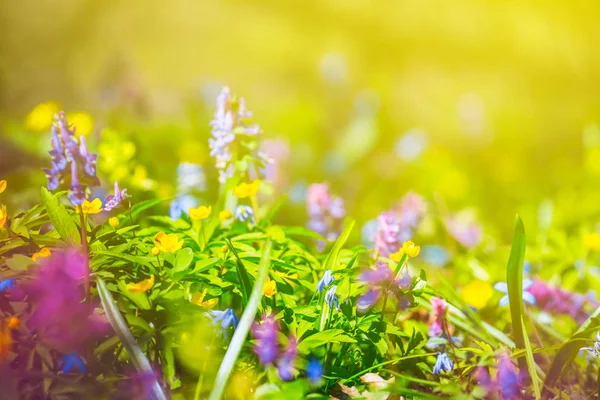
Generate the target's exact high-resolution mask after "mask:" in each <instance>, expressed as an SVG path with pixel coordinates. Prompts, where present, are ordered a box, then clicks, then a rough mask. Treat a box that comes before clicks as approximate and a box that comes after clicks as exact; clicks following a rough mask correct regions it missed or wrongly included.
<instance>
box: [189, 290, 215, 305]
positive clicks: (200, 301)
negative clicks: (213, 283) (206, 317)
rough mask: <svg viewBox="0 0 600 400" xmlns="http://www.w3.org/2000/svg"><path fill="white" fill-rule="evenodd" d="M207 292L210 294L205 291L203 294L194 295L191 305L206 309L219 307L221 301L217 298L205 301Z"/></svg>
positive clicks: (196, 293)
mask: <svg viewBox="0 0 600 400" xmlns="http://www.w3.org/2000/svg"><path fill="white" fill-rule="evenodd" d="M207 292H208V290H207V289H204V290H203V291H202V293H200V292H195V293H192V297H191V299H190V303H192V304H195V305H197V306H201V307H205V308H213V307H214V306H216V305H217V303H218V302H219V299H218V298H216V297H215V298H213V299H209V300H206V301H204V297H205V296H206V293H207Z"/></svg>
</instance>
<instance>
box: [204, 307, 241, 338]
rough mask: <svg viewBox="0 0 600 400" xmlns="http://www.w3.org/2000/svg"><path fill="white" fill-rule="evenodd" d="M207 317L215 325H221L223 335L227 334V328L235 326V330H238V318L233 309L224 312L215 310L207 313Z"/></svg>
mask: <svg viewBox="0 0 600 400" xmlns="http://www.w3.org/2000/svg"><path fill="white" fill-rule="evenodd" d="M206 316H207V317H209V318H210V319H211V320H212V323H213V325H215V326H218V325H221V329H222V332H223V333H225V334H226V333H227V328H229V327H230V326H233V329H234V330H235V328H237V325H238V322H239V320H238V317H237V315H235V311H233V309H232V308H227V309H225V310H224V311H219V310H213V311H209V312H207V313H206Z"/></svg>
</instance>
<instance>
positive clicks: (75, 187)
mask: <svg viewBox="0 0 600 400" xmlns="http://www.w3.org/2000/svg"><path fill="white" fill-rule="evenodd" d="M70 189H71V193H69V200H70V201H71V204H73V206H78V205H80V204H82V203H83V202H84V201H85V197H86V195H85V188H84V187H83V186H82V185H81V183H79V178H78V175H77V164H76V163H75V162H71V187H70Z"/></svg>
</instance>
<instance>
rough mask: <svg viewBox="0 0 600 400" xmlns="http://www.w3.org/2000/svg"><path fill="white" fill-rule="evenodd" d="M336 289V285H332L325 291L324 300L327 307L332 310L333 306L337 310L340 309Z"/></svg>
mask: <svg viewBox="0 0 600 400" xmlns="http://www.w3.org/2000/svg"><path fill="white" fill-rule="evenodd" d="M336 290H337V285H333V286H332V287H331V289H329V290H328V291H327V293H325V301H326V302H327V304H328V305H329V308H331V309H332V310H333V308H334V307H335V308H336V309H337V310H339V309H340V302H339V299H338V296H336V295H335V291H336Z"/></svg>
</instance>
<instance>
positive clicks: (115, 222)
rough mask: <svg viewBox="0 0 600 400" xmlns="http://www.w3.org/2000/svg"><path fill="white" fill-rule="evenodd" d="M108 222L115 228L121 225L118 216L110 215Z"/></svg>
mask: <svg viewBox="0 0 600 400" xmlns="http://www.w3.org/2000/svg"><path fill="white" fill-rule="evenodd" d="M108 224H109V225H110V226H112V227H113V228H116V227H117V226H119V218H117V217H110V218H109V219H108Z"/></svg>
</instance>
